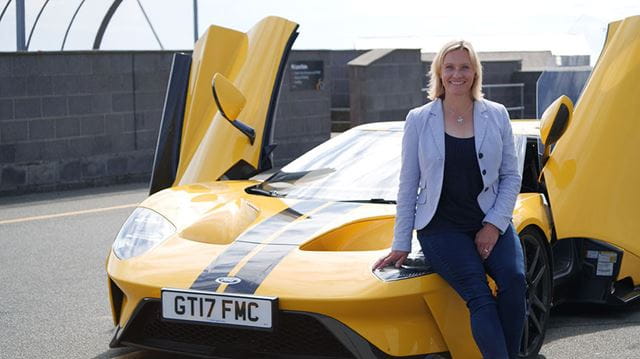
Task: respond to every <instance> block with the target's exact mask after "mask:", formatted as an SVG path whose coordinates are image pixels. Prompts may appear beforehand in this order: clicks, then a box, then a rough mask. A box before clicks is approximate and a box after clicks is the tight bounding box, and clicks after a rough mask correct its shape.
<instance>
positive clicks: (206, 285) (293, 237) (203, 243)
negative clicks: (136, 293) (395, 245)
mask: <svg viewBox="0 0 640 359" xmlns="http://www.w3.org/2000/svg"><path fill="white" fill-rule="evenodd" d="M255 184H257V182H251V181H220V182H212V183H207V184H193V185H187V186H178V187H172V188H170V189H166V190H164V191H161V192H158V193H157V194H155V195H153V196H151V197H149V198H148V199H147V200H145V201H144V202H142V203H141V204H140V206H141V207H145V208H149V209H152V210H154V211H156V212H158V213H159V214H161V215H162V216H164V217H165V218H167V219H168V220H169V221H171V222H172V223H173V224H174V226H175V227H176V232H175V234H174V235H172V236H171V237H169V238H168V239H167V240H165V241H164V242H162V243H161V244H160V245H158V246H157V247H155V248H153V249H151V250H150V251H148V252H147V253H145V254H143V255H141V256H139V257H134V258H131V259H128V260H124V261H121V260H118V259H117V258H115V257H113V256H112V257H111V259H110V262H111V261H118V262H119V263H120V264H125V266H124V267H123V266H119V267H118V268H119V269H117V270H118V271H119V270H127V269H124V268H125V267H127V268H128V269H131V270H135V271H137V273H138V276H137V277H138V279H139V280H140V281H141V282H147V283H150V284H151V283H154V282H158V284H159V285H160V286H162V287H175V288H191V289H199V290H208V291H216V290H219V291H225V292H227V293H229V292H231V293H244V294H253V293H256V292H257V289H258V287H260V286H261V285H262V284H263V281H264V280H265V279H266V278H267V276H269V274H270V273H271V272H272V271H273V270H274V269H275V268H276V267H278V266H281V264H282V262H284V261H285V260H286V261H291V260H292V259H290V258H289V259H287V257H288V256H290V255H292V254H293V256H292V257H295V258H297V259H293V261H294V262H296V261H297V262H296V263H297V264H295V265H294V267H295V268H297V270H296V272H297V273H302V272H305V271H308V270H313V271H314V272H316V273H317V272H318V271H322V269H321V268H318V267H317V265H311V263H318V262H326V260H322V259H320V257H322V256H325V258H329V257H333V258H331V259H329V261H330V262H333V263H334V264H336V265H335V267H333V268H341V267H344V265H346V264H355V263H363V264H365V265H361V266H360V269H361V270H358V271H355V272H353V273H351V274H350V275H354V276H355V277H357V278H359V279H362V278H366V279H367V281H371V280H373V281H377V280H378V279H377V278H375V277H374V276H373V275H372V273H371V270H370V267H371V265H372V264H373V261H374V260H375V259H376V258H378V257H379V256H380V255H381V253H382V251H385V250H387V249H388V248H389V246H390V245H391V240H392V238H393V225H394V218H395V206H393V205H387V204H368V203H353V202H330V201H319V200H298V199H286V198H274V197H266V196H259V195H251V194H248V193H246V192H245V188H247V187H249V186H252V185H255ZM338 263H341V264H338ZM309 265H311V266H309ZM285 266H288V265H285ZM114 269H115V267H114ZM289 270H291V268H289ZM333 270H335V269H333ZM110 272H111V271H110ZM113 274H114V276H115V277H117V276H118V274H117V273H113ZM225 277H234V278H237V279H240V284H238V285H234V286H228V287H227V286H226V284H225V283H224V278H225ZM329 277H331V276H329ZM334 278H335V277H334ZM299 279H300V283H305V282H308V277H305V276H300V277H299ZM352 279H354V280H355V279H356V278H352ZM295 280H296V279H295V278H288V279H287V281H295ZM304 285H305V286H308V285H309V283H306V284H304Z"/></svg>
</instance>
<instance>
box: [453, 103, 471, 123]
mask: <svg viewBox="0 0 640 359" xmlns="http://www.w3.org/2000/svg"><path fill="white" fill-rule="evenodd" d="M471 107H473V101H471V105H469V107H467V109H466V110H464V112H462V114H459V113H458V112H456V111H454V110H453V108H451V109H449V111H451V113H452V114H453V116H454V117H455V118H456V122H458V125H462V123H463V122H464V117H463V116H464V115H465V114H466V113H467V112H469V110H471Z"/></svg>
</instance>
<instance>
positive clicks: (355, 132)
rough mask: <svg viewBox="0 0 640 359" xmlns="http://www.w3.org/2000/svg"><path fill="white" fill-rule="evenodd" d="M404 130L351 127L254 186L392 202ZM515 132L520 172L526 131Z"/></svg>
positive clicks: (268, 191)
mask: <svg viewBox="0 0 640 359" xmlns="http://www.w3.org/2000/svg"><path fill="white" fill-rule="evenodd" d="M402 134H403V132H402V130H401V127H400V126H398V127H397V128H395V129H383V130H379V129H375V130H370V129H359V128H356V129H352V130H349V131H347V132H345V133H343V134H340V135H338V136H336V137H334V138H332V139H331V140H329V141H327V142H325V143H323V144H321V145H319V146H318V147H316V148H314V149H312V150H311V151H309V152H307V153H305V154H304V155H302V156H301V157H299V158H298V159H296V160H295V161H293V162H291V163H289V164H288V165H286V166H285V167H283V168H282V169H281V170H280V171H278V172H276V173H274V174H273V175H272V176H271V177H269V178H267V179H266V180H265V181H264V182H263V183H262V184H261V185H259V186H258V187H256V191H257V192H260V193H261V194H265V195H271V196H278V197H290V198H299V199H321V200H330V201H362V202H377V203H394V202H395V200H396V196H397V192H398V181H399V173H400V163H401V159H400V150H401V146H402ZM514 137H515V138H514V139H515V145H516V153H517V155H518V157H519V158H518V160H519V161H518V162H519V164H518V165H519V167H520V173H521V174H522V169H523V163H524V156H525V149H526V136H523V135H515V136H514Z"/></svg>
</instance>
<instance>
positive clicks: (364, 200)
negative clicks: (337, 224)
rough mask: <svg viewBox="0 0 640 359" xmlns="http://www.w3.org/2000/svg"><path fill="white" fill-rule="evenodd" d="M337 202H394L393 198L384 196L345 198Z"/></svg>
mask: <svg viewBox="0 0 640 359" xmlns="http://www.w3.org/2000/svg"><path fill="white" fill-rule="evenodd" d="M339 202H355V203H383V204H396V201H395V200H392V199H384V198H371V199H346V200H343V201H339Z"/></svg>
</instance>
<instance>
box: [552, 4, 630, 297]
mask: <svg viewBox="0 0 640 359" xmlns="http://www.w3.org/2000/svg"><path fill="white" fill-rule="evenodd" d="M639 34H640V16H634V17H629V18H626V19H624V20H622V21H619V22H615V23H612V24H611V25H610V26H609V33H608V36H607V42H606V45H605V47H604V49H603V51H602V54H601V56H600V59H599V60H598V63H597V65H596V67H595V68H594V70H593V72H592V74H591V78H590V79H589V81H588V83H587V84H586V86H585V88H584V90H583V94H582V97H581V98H580V100H579V102H578V103H577V104H576V106H575V111H574V113H573V117H572V122H571V123H569V126H568V128H567V130H566V132H565V134H564V135H563V137H562V138H561V139H560V140H559V142H558V143H557V144H556V146H555V148H554V149H553V150H552V151H551V157H550V158H549V160H548V162H547V164H546V166H545V168H544V176H545V180H546V184H547V189H548V192H549V197H550V198H549V202H550V205H551V208H552V212H553V218H554V223H555V228H556V233H557V236H558V239H559V240H562V239H563V238H571V237H582V238H593V239H599V240H603V241H606V242H608V243H611V244H613V245H615V246H617V247H619V248H621V249H624V250H625V251H626V252H627V254H628V253H631V254H632V255H633V256H636V257H637V256H638V255H640V241H638V240H637V238H636V237H637V235H636V234H637V233H638V232H639V231H640V221H638V218H640V207H639V206H638V204H639V203H640V186H638V184H640V161H638V158H637V157H638V156H637V153H638V143H640V121H638V113H640V101H638V98H639V96H640V35H639ZM625 255H626V254H625ZM624 261H625V262H626V259H625V260H624ZM623 266H625V264H623ZM625 268H626V267H625ZM624 272H625V275H629V276H631V277H632V278H633V282H634V284H635V285H638V284H640V272H639V271H635V272H630V271H627V270H625V271H624Z"/></svg>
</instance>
